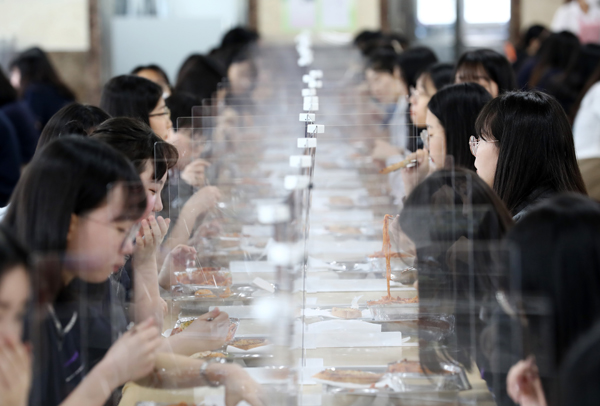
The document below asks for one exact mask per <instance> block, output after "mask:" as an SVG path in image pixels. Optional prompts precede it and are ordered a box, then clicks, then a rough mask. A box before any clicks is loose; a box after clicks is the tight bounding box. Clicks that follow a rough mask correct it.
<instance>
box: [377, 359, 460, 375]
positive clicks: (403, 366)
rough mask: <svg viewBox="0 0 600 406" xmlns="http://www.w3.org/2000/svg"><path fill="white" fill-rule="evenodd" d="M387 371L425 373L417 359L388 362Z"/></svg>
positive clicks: (394, 372)
mask: <svg viewBox="0 0 600 406" xmlns="http://www.w3.org/2000/svg"><path fill="white" fill-rule="evenodd" d="M388 372H390V373H393V374H425V371H424V370H423V367H421V363H420V362H419V361H409V360H407V359H403V360H402V361H399V362H395V363H393V364H389V365H388ZM428 373H429V372H428ZM441 373H442V374H449V373H450V372H448V371H443V372H441Z"/></svg>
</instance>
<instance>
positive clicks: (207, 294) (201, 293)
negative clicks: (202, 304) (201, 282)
mask: <svg viewBox="0 0 600 406" xmlns="http://www.w3.org/2000/svg"><path fill="white" fill-rule="evenodd" d="M194 296H196V297H204V298H216V297H217V296H215V294H214V293H213V292H212V290H210V289H198V290H197V291H196V292H194Z"/></svg>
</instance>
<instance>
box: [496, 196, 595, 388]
mask: <svg viewBox="0 0 600 406" xmlns="http://www.w3.org/2000/svg"><path fill="white" fill-rule="evenodd" d="M507 239H508V241H509V242H510V243H512V244H513V245H514V246H515V247H516V248H518V250H519V254H520V255H519V256H520V263H519V267H518V269H516V270H515V271H514V272H513V275H512V276H513V278H515V279H516V282H517V283H518V284H519V285H520V289H521V292H522V295H523V302H524V303H526V302H527V300H528V299H530V298H536V297H539V298H543V299H545V302H546V304H547V306H548V308H547V310H548V312H547V313H544V314H542V315H541V317H543V319H542V320H540V322H541V323H542V324H543V325H549V326H551V329H550V330H549V331H548V330H546V332H545V334H547V336H541V337H539V336H537V335H539V334H540V333H539V331H540V330H541V329H531V331H532V333H530V334H531V335H532V340H537V341H539V342H540V343H541V344H540V345H532V350H533V352H534V355H536V360H537V363H538V366H539V367H540V373H541V374H542V376H543V377H544V376H545V377H548V378H550V380H545V379H543V380H542V384H543V385H544V390H545V392H546V394H547V396H546V398H547V399H553V398H554V399H556V394H555V393H552V392H553V390H555V389H556V388H555V387H553V385H551V383H552V378H555V375H554V374H556V372H557V371H559V370H560V369H561V367H562V363H563V361H564V360H565V355H566V353H567V351H568V349H569V347H571V346H572V345H573V343H574V342H575V341H576V339H577V338H579V337H580V336H581V335H583V334H585V333H586V332H588V331H589V330H590V329H591V328H592V326H593V325H594V322H595V321H596V320H597V319H598V315H599V314H600V296H599V295H598V290H599V289H600V205H599V204H598V203H597V202H595V201H592V200H591V199H589V198H587V197H584V196H581V195H576V194H565V195H561V196H556V197H554V198H552V199H549V200H547V201H545V202H544V203H542V204H541V205H540V206H538V207H537V208H536V209H535V210H532V211H531V212H530V213H529V214H528V215H527V216H526V217H524V218H523V220H521V221H520V222H519V223H517V225H516V226H515V227H514V228H513V229H512V230H511V232H510V233H509V234H508V237H507ZM528 318H530V324H533V325H536V324H540V323H536V320H535V319H536V317H534V315H533V314H532V315H528ZM525 355H527V354H525ZM548 384H550V385H548Z"/></svg>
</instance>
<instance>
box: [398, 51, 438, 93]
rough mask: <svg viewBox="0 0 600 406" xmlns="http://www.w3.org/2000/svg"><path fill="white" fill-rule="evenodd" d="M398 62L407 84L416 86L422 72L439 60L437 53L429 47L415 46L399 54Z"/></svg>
mask: <svg viewBox="0 0 600 406" xmlns="http://www.w3.org/2000/svg"><path fill="white" fill-rule="evenodd" d="M397 58H398V61H397V64H398V66H400V74H401V75H402V79H404V82H405V83H406V85H407V86H409V87H410V86H412V87H415V86H416V85H417V77H418V75H419V73H420V72H422V71H423V70H424V69H426V68H427V67H428V66H430V65H433V64H434V63H436V62H437V61H438V58H437V56H436V55H435V53H434V52H433V51H432V50H431V49H429V48H427V47H414V48H409V49H407V50H406V51H404V52H402V53H401V54H400V55H398V57H397Z"/></svg>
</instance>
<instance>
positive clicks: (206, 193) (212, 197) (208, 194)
mask: <svg viewBox="0 0 600 406" xmlns="http://www.w3.org/2000/svg"><path fill="white" fill-rule="evenodd" d="M220 198H221V192H220V191H219V189H218V188H217V187H215V186H205V187H203V188H202V189H200V190H199V191H197V192H196V193H194V194H193V195H192V197H190V198H189V200H188V201H187V202H186V203H185V205H184V209H188V208H189V210H191V212H192V213H194V214H196V215H198V214H200V213H204V212H206V211H208V210H210V209H212V208H213V207H215V206H216V205H217V202H218V201H219V199H220Z"/></svg>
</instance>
